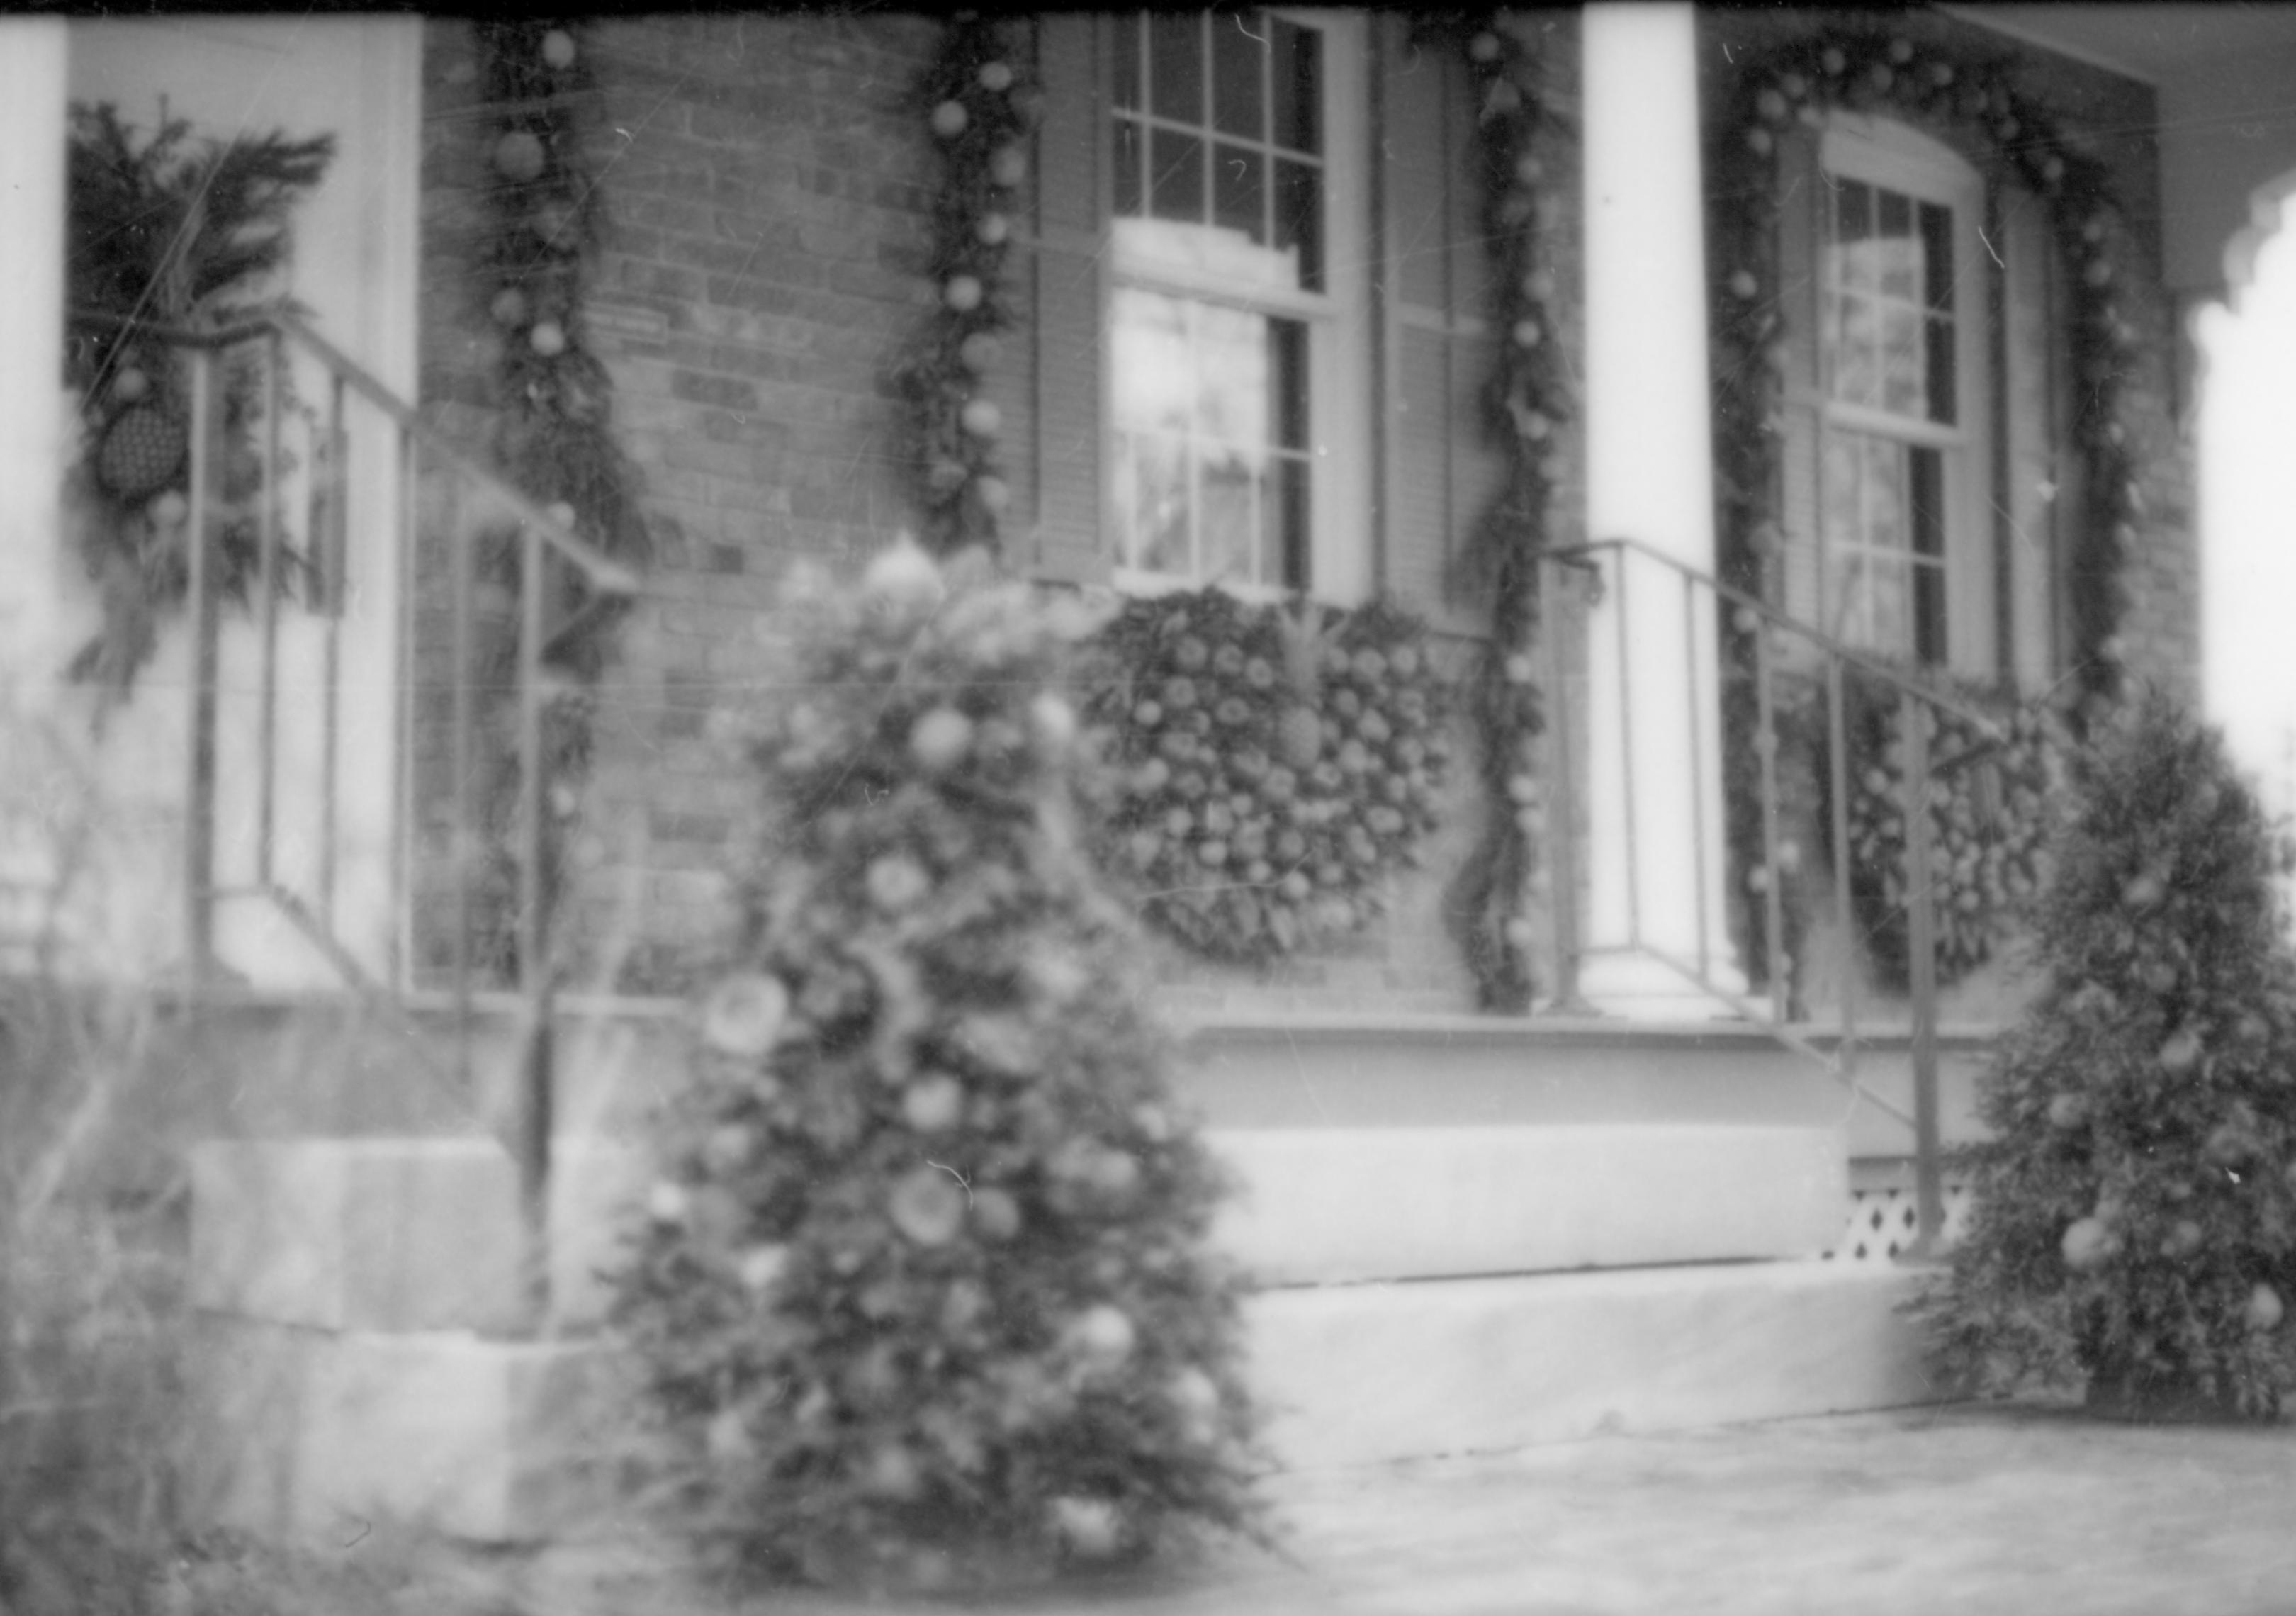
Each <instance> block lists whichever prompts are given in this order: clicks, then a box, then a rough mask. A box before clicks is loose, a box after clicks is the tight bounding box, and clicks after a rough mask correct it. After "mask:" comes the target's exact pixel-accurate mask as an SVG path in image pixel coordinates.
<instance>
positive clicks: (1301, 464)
mask: <svg viewBox="0 0 2296 1616" xmlns="http://www.w3.org/2000/svg"><path fill="white" fill-rule="evenodd" d="M1274 471H1275V476H1274V477H1273V478H1272V479H1271V486H1270V488H1269V490H1268V492H1269V496H1270V499H1269V504H1270V513H1269V516H1268V519H1267V536H1266V537H1265V538H1264V540H1263V541H1262V542H1263V544H1264V546H1265V554H1266V555H1267V560H1268V564H1269V565H1270V566H1271V567H1274V568H1276V569H1279V570H1278V571H1277V574H1276V576H1275V577H1273V578H1269V579H1268V581H1269V582H1270V583H1279V584H1282V585H1283V587H1285V588H1287V589H1305V588H1308V587H1310V586H1311V585H1313V584H1314V582H1315V578H1314V577H1313V569H1312V568H1311V566H1310V564H1309V562H1308V557H1309V555H1310V554H1312V552H1311V551H1310V549H1309V547H1308V463H1307V462H1306V461H1304V460H1301V459H1298V458H1296V457H1293V456H1291V455H1284V456H1280V457H1279V458H1278V459H1277V460H1276V461H1275V466H1274Z"/></svg>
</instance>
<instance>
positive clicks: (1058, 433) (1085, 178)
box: [1015, 13, 1110, 583]
mask: <svg viewBox="0 0 2296 1616" xmlns="http://www.w3.org/2000/svg"><path fill="white" fill-rule="evenodd" d="M1106 38H1107V28H1106V24H1105V21H1104V20H1103V19H1101V18H1098V17H1094V16H1089V15H1070V14H1066V13H1054V14H1052V15H1048V16H1046V17H1045V18H1044V19H1043V21H1041V23H1040V24H1039V32H1038V35H1037V63H1038V70H1039V73H1040V75H1041V78H1042V81H1043V84H1044V90H1045V103H1044V116H1043V118H1042V119H1041V121H1040V122H1039V124H1038V126H1037V240H1036V249H1035V251H1034V253H1033V254H1032V255H1031V263H1030V266H1029V268H1030V272H1031V275H1032V291H1033V299H1032V300H1033V302H1034V306H1035V308H1034V314H1035V317H1034V319H1033V320H1031V321H1030V322H1029V324H1028V328H1027V335H1028V337H1029V339H1031V340H1033V343H1034V353H1033V358H1034V380H1035V394H1036V398H1035V404H1036V420H1035V423H1034V424H1035V430H1034V431H1033V433H1032V434H1031V435H1030V436H1031V447H1032V448H1033V452H1034V461H1035V493H1036V516H1037V554H1036V556H1035V558H1034V570H1035V572H1036V574H1037V576H1038V577H1040V578H1052V579H1059V580H1064V581H1069V582H1081V583H1096V582H1103V581H1105V580H1106V579H1107V578H1108V576H1109V571H1110V568H1109V561H1108V554H1107V550H1106V547H1105V546H1104V545H1103V542H1102V536H1101V518H1102V510H1101V454H1102V443H1103V422H1102V411H1103V390H1102V386H1101V351H1102V344H1101V311H1102V309H1103V308H1104V307H1105V304H1104V301H1103V291H1104V289H1103V283H1102V266H1103V264H1104V263H1105V261H1106V258H1107V253H1106V233H1105V226H1104V223H1103V212H1104V209H1103V202H1102V199H1103V197H1104V196H1105V195H1106V194H1107V193H1106V186H1105V177H1106V176H1105V168H1106V165H1107V161H1108V144H1109V143H1108V136H1107V123H1108V119H1107V113H1106V110H1105V108H1104V105H1103V102H1104V94H1105V93H1104V90H1103V86H1104V84H1105V82H1106V80H1105V76H1104V73H1103V58H1104V55H1105V53H1106ZM1015 469H1016V471H1017V470H1018V468H1017V467H1016V468H1015Z"/></svg>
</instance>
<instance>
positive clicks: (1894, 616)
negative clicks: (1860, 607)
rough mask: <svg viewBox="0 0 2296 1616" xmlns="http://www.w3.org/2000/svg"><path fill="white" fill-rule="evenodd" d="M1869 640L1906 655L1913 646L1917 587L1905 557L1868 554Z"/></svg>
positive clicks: (1879, 648) (1877, 647) (1872, 645)
mask: <svg viewBox="0 0 2296 1616" xmlns="http://www.w3.org/2000/svg"><path fill="white" fill-rule="evenodd" d="M1865 571H1866V645H1867V646H1868V647H1869V648H1870V649H1872V650H1874V651H1882V652H1890V654H1891V655H1895V656H1903V655H1904V654H1905V653H1906V652H1907V651H1908V650H1910V649H1912V646H1913V643H1914V641H1913V620H1914V612H1913V591H1912V588H1911V587H1910V585H1911V580H1910V579H1909V578H1907V566H1906V563H1905V562H1901V561H1890V560H1888V559H1886V558H1884V557H1882V556H1875V555H1869V556H1867V557H1866V569H1865Z"/></svg>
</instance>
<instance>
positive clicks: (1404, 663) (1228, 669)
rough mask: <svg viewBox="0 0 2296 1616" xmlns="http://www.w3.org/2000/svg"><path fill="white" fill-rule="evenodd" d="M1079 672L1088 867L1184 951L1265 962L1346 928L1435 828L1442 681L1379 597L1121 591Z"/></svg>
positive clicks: (1420, 639)
mask: <svg viewBox="0 0 2296 1616" xmlns="http://www.w3.org/2000/svg"><path fill="white" fill-rule="evenodd" d="M1087 682H1088V685H1089V688H1090V689H1091V691H1092V694H1091V696H1090V698H1089V699H1088V701H1087V718H1088V719H1089V720H1090V721H1091V722H1093V723H1094V724H1095V725H1096V726H1100V727H1102V728H1103V730H1104V731H1105V732H1106V737H1107V741H1106V747H1105V754H1104V755H1105V757H1106V759H1107V760H1108V761H1109V762H1110V763H1111V765H1113V766H1114V767H1115V769H1116V774H1117V785H1116V788H1115V795H1114V800H1113V801H1112V803H1111V805H1110V807H1109V808H1108V811H1107V812H1106V813H1105V814H1104V815H1103V818H1102V824H1101V828H1100V832H1099V835H1100V839H1101V841H1102V857H1103V864H1105V865H1108V866H1109V867H1111V868H1113V869H1116V870H1119V871H1122V872H1126V873H1128V874H1129V875H1130V877H1131V878H1132V880H1133V881H1134V882H1135V883H1136V886H1137V887H1138V888H1139V890H1141V891H1142V893H1143V894H1144V897H1143V901H1142V906H1143V910H1144V914H1145V915H1146V916H1147V918H1148V919H1149V920H1150V921H1152V923H1155V925H1156V926H1157V927H1158V928H1159V929H1160V931H1164V932H1166V933H1168V934H1169V935H1170V936H1172V937H1174V938H1177V939H1178V940H1179V941H1180V942H1182V943H1183V944H1185V945H1186V946H1187V947H1191V948H1193V949H1194V950H1196V951H1197V952H1199V953H1201V954H1204V955H1208V956H1211V957H1213V958H1216V959H1222V960H1230V961H1244V962H1264V961H1267V960H1270V959H1274V958H1278V957H1281V956H1284V955H1288V954H1292V953H1294V952H1296V951H1297V950H1299V949H1300V948H1302V947H1308V946H1309V945H1311V944H1312V943H1314V942H1316V941H1317V940H1320V939H1327V938H1331V937H1334V936H1339V935H1344V934H1345V933H1348V932H1350V931H1356V930H1357V929H1359V928H1360V927H1361V926H1363V925H1364V924H1365V923H1366V922H1367V921H1369V920H1370V919H1371V918H1372V917H1373V916H1374V915H1377V914H1379V913H1380V911H1381V907H1382V901H1383V899H1382V892H1383V889H1384V886H1385V883H1386V880H1387V877H1388V875H1389V874H1390V872H1391V871H1393V870H1394V869H1395V868H1397V867H1398V865H1412V864H1415V863H1416V862H1417V859H1418V857H1419V853H1418V846H1419V842H1420V840H1421V839H1422V838H1423V836H1425V835H1426V834H1427V833H1428V832H1430V831H1431V830H1432V829H1433V828H1434V826H1435V824H1436V823H1437V804H1438V802H1439V798H1440V793H1441V789H1442V784H1443V779H1444V775H1445V772H1446V770H1447V767H1448V764H1449V744H1448V742H1447V741H1446V740H1445V738H1444V734H1443V728H1444V719H1445V717H1446V713H1447V690H1446V688H1445V685H1444V683H1443V681H1442V679H1441V678H1440V677H1439V675H1438V673H1437V671H1436V669H1435V668H1434V666H1433V664H1432V661H1431V658H1430V656H1429V654H1428V650H1427V645H1426V636H1425V631H1424V630H1423V628H1422V627H1421V625H1420V624H1419V623H1418V621H1417V620H1416V619H1413V618H1411V617H1409V616H1407V615H1406V614H1405V613H1403V612H1401V611H1397V610H1395V609H1394V608H1393V607H1391V606H1388V605H1386V604H1384V603H1374V604H1372V605H1369V606H1365V607H1364V608H1362V609H1361V610H1358V611H1352V612H1347V613H1336V612H1333V611H1330V610H1328V609H1327V608H1324V607H1322V606H1318V605H1316V604H1315V603H1313V602H1304V601H1303V602H1300V603H1295V604H1293V605H1291V606H1288V607H1277V606H1270V605H1254V604H1251V603H1246V602H1243V601H1241V600H1238V599H1237V598H1236V597H1234V595H1229V594H1228V593H1227V592H1226V591H1225V590H1221V589H1218V588H1209V589H1200V590H1194V591H1190V592H1186V593H1183V594H1175V595H1158V596H1154V597H1152V598H1147V599H1136V600H1132V601H1128V602H1127V603H1125V604H1124V605H1123V606H1122V607H1120V608H1119V611H1118V612H1117V615H1116V617H1115V618H1114V619H1113V620H1111V622H1110V623H1109V624H1108V625H1107V627H1106V628H1103V630H1102V632H1101V634H1100V635H1099V636H1098V639H1097V643H1096V646H1095V666H1094V668H1093V669H1092V671H1091V672H1090V674H1089V675H1088V681H1087Z"/></svg>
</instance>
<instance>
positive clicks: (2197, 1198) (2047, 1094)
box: [1923, 695, 2296, 1418]
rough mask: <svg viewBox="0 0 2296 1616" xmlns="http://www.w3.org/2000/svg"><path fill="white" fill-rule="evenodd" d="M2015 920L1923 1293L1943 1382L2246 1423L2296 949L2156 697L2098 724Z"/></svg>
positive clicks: (2238, 788) (2269, 873) (2230, 820)
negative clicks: (1947, 1237) (2004, 985)
mask: <svg viewBox="0 0 2296 1616" xmlns="http://www.w3.org/2000/svg"><path fill="white" fill-rule="evenodd" d="M2081 788H2082V789H2081V797H2080V802H2079V809H2078V812H2077V813H2076V814H2075V816H2073V817H2072V819H2071V823H2070V824H2069V825H2068V827H2067V830H2066V833H2065V834H2064V835H2063V837H2062V841H2061V842H2060V844H2059V847H2058V850H2057V854H2056V858H2055V873H2054V880H2053V883H2052V885H2051V887H2050V889H2049V890H2048V893H2047V896H2046V900H2045V902H2044V905H2043V908H2042V914H2041V918H2040V924H2039V926H2038V931H2037V936H2038V947H2039V954H2040V962H2039V963H2040V964H2041V965H2042V966H2043V968H2044V969H2045V971H2046V979H2045V981H2044V984H2043V986H2042V989H2041V992H2040V994H2039V996H2038V997H2037V998H2036V999H2035V1000H2034V1002H2033V1004H2032V1005H2031V1006H2030V1009H2029V1010H2028V1011H2027V1013H2026V1014H2025V1018H2024V1020H2023V1021H2022V1022H2021V1024H2020V1025H2019V1026H2018V1027H2017V1028H2016V1029H2015V1030H2014V1031H2013V1033H2012V1034H2011V1035H2010V1036H2009V1038H2007V1039H2006V1041H2005V1043H2004V1044H2003V1046H2002V1047H2001V1049H2000V1052H1999V1054H1997V1057H1996V1060H1995V1062H1994V1066H1993V1070H1992V1071H1991V1073H1990V1074H1989V1076H1988V1078H1987V1079H1986V1081H1985V1084H1984V1087H1983V1088H1982V1089H1981V1090H1980V1106H1979V1109H1980V1115H1981V1116H1982V1118H1983V1119H1984V1120H1985V1122H1986V1124H1987V1126H1988V1128H1989V1130H1990V1134H1991V1137H1990V1138H1989V1140H1988V1141H1987V1142H1986V1143H1984V1144H1980V1145H1978V1146H1976V1147H1975V1148H1974V1149H1973V1150H1972V1152H1971V1153H1970V1161H1969V1165H1970V1167H1971V1169H1972V1170H1973V1188H1974V1191H1975V1197H1976V1199H1975V1202H1974V1207H1973V1211H1972V1219H1971V1223H1970V1227H1969V1230H1968V1233H1967V1235H1966V1236H1965V1237H1964V1240H1963V1242H1962V1243H1961V1244H1960V1246H1959V1247H1958V1248H1957V1249H1956V1251H1954V1253H1953V1263H1952V1267H1951V1270H1950V1272H1949V1275H1948V1276H1947V1283H1945V1284H1942V1285H1940V1286H1938V1287H1933V1289H1932V1291H1931V1293H1930V1294H1929V1295H1928V1296H1927V1297H1926V1298H1925V1299H1924V1301H1923V1311H1924V1313H1925V1314H1926V1316H1927V1319H1928V1324H1929V1326H1930V1330H1931V1349H1932V1356H1933V1358H1934V1360H1935V1362H1936V1365H1937V1366H1938V1367H1939V1370H1940V1371H1942V1372H1943V1374H1944V1375H1945V1376H1946V1377H1947V1381H1948V1383H1949V1384H1956V1385H1960V1386H1964V1387H1966V1388H1969V1389H1972V1390H1980V1391H1984V1392H1988V1393H1991V1394H1995V1395H2005V1394H2007V1393H2010V1392H2013V1391H2016V1390H2022V1389H2027V1388H2041V1387H2057V1388H2079V1387H2085V1388H2086V1392H2087V1399H2088V1403H2089V1406H2090V1407H2092V1408H2094V1409H2096V1410H2097V1411H2099V1412H2102V1413H2107V1414H2112V1415H2130V1416H2136V1417H2144V1418H2162V1417H2191V1416H2199V1417H2225V1416H2235V1417H2247V1418H2269V1417H2271V1416H2272V1415H2275V1414H2276V1412H2277V1411H2278V1409H2279V1407H2280V1406H2281V1403H2282V1400H2283V1399H2284V1398H2285V1397H2286V1395H2287V1393H2288V1391H2289V1390H2290V1388H2291V1387H2292V1386H2296V1334H2292V1331H2291V1329H2290V1327H2289V1325H2288V1324H2287V1322H2286V1319H2285V1308H2286V1304H2287V1300H2288V1299H2289V1298H2290V1297H2292V1296H2296V1288H2292V1287H2296V956H2292V955H2291V952H2290V948H2289V943H2288V932H2287V929H2286V919H2287V917H2286V915H2285V912H2284V905H2283V904H2282V902H2281V901H2280V898H2279V896H2278V894H2277V893H2276V890H2274V885H2273V881H2274V877H2275V875H2276V874H2277V873H2279V872H2281V871H2284V869H2285V868H2286V867H2287V857H2286V849H2285V847H2284V845H2280V844H2278V842H2277V840H2276V837H2275V835H2274V833H2272V832H2271V831H2269V830H2268V829H2267V825H2266V823H2265V820H2264V817H2263V815H2262V813H2261V812H2260V811H2259V808H2258V807H2257V804H2256V801H2255V799H2254V798H2253V796H2252V795H2251V793H2250V792H2249V790H2248V789H2247V787H2246V786H2245V785H2243V783H2242V782H2241V780H2240V779H2239V777H2238V775H2236V774H2235V772H2234V770H2233V769H2232V767H2231V766H2230V765H2229V764H2228V762H2227V761H2226V758H2225V755H2224V751H2223V749H2222V746H2221V744H2220V743H2219V742H2218V738H2217V737H2216V735H2215V734H2213V733H2212V732H2210V731H2206V730H2203V729H2202V728H2201V727H2200V726H2198V725H2196V724H2195V723H2194V722H2193V721H2192V720H2191V719H2190V718H2188V717H2186V716H2185V714H2183V713H2182V712H2181V711H2179V710H2177V708H2176V707H2175V706H2174V705H2173V704H2171V703H2170V702H2169V701H2168V700H2166V699H2165V698H2163V697H2161V696H2158V695H2153V696H2150V697H2148V698H2147V699H2146V700H2145V701H2143V702H2142V703H2141V704H2140V705H2137V706H2135V707H2134V708H2132V709H2130V710H2127V711H2125V712H2123V713H2122V714H2120V715H2119V716H2117V717H2116V718H2114V719H2113V720H2112V721H2111V722H2110V723H2109V725H2108V726H2106V727H2105V729H2104V731H2103V734H2102V736H2101V742H2100V745H2099V747H2098V751H2097V753H2096V755H2095V757H2093V758H2092V759H2089V760H2088V761H2087V763H2086V765H2085V766H2084V769H2083V779H2082V781H2081Z"/></svg>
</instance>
